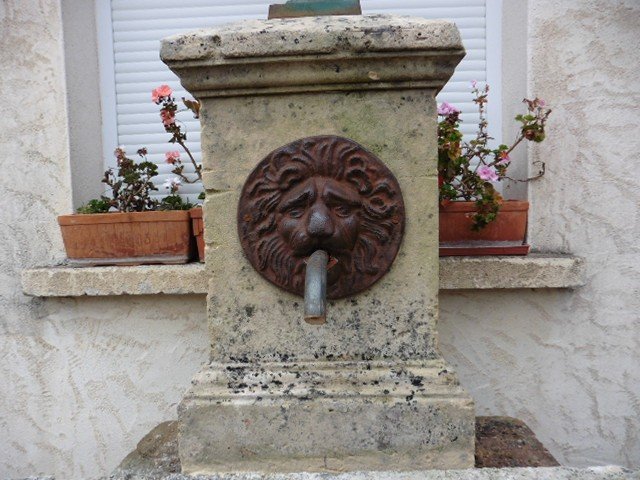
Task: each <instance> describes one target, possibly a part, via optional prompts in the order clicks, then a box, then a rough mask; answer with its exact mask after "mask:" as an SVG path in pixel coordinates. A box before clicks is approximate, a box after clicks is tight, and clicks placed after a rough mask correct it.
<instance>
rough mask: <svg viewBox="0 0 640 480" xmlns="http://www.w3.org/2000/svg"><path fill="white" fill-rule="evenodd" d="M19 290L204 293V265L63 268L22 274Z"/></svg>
mask: <svg viewBox="0 0 640 480" xmlns="http://www.w3.org/2000/svg"><path fill="white" fill-rule="evenodd" d="M22 290H23V292H24V293H25V294H27V295H32V296H35V297H81V296H85V295H86V296H92V297H100V296H112V295H156V294H167V295H188V294H203V295H204V294H205V293H206V292H207V278H206V275H205V271H204V265H203V264H201V263H191V264H186V265H138V266H132V267H124V266H122V267H86V268H74V267H66V266H56V267H44V268H33V269H29V270H23V271H22Z"/></svg>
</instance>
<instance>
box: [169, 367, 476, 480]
mask: <svg viewBox="0 0 640 480" xmlns="http://www.w3.org/2000/svg"><path fill="white" fill-rule="evenodd" d="M179 413H180V420H181V436H180V451H181V461H182V465H183V471H188V472H191V473H199V472H229V471H262V472H295V471H300V470H302V469H304V470H307V471H322V472H335V471H349V470H359V469H365V468H367V469H372V470H384V469H386V468H389V465H393V468H394V469H396V470H417V469H425V468H446V467H447V466H448V465H452V464H455V465H465V466H467V467H471V466H473V428H474V424H473V417H472V414H473V404H472V401H471V399H470V398H469V396H468V395H467V394H466V393H465V392H464V391H463V390H462V388H460V387H459V386H458V384H457V381H456V379H455V376H454V374H453V372H450V371H448V370H447V367H446V365H445V363H444V362H443V361H432V362H422V363H417V362H407V363H402V364H399V363H395V362H375V361H372V362H314V363H309V364H305V363H282V364H260V365H257V364H238V363H233V364H227V365H216V364H213V365H211V366H210V367H209V368H208V369H206V370H204V371H202V372H200V373H199V374H198V375H197V376H196V377H195V378H194V386H193V387H192V388H191V389H190V390H189V392H188V393H187V395H186V397H185V399H184V400H183V402H182V404H181V407H180V412H179ZM470 414H471V416H470ZM203 439H208V441H206V442H203Z"/></svg>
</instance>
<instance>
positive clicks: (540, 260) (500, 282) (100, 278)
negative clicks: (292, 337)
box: [22, 254, 585, 297]
mask: <svg viewBox="0 0 640 480" xmlns="http://www.w3.org/2000/svg"><path fill="white" fill-rule="evenodd" d="M584 277H585V263H584V260H583V259H582V258H579V257H573V256H569V255H553V254H531V255H528V256H526V257H490V256H486V257H443V258H441V259H440V289H441V290H462V289H472V290H484V289H507V288H510V289H513V288H576V287H580V286H582V285H584V284H585V278H584ZM22 290H23V292H24V293H25V294H27V295H32V296H35V297H80V296H85V295H86V296H96V297H97V296H112V295H156V294H167V295H188V294H197V295H204V294H206V293H207V280H206V275H205V269H204V265H203V264H201V263H192V264H187V265H144V266H135V267H87V268H73V267H66V266H57V267H43V268H33V269H28V270H23V271H22Z"/></svg>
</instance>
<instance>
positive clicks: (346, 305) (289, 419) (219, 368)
mask: <svg viewBox="0 0 640 480" xmlns="http://www.w3.org/2000/svg"><path fill="white" fill-rule="evenodd" d="M292 35H293V36H292ZM307 35H308V36H307ZM303 36H304V39H303V41H301V38H302V37H303ZM309 40H311V42H309ZM462 54H463V50H462V49H461V45H460V39H459V35H458V33H457V31H456V28H455V26H454V25H453V24H451V23H448V22H430V21H425V20H422V19H406V18H399V17H388V16H376V17H360V18H355V19H354V18H350V17H322V18H319V19H318V18H314V19H302V20H279V21H267V22H264V21H263V22H244V23H241V24H237V25H235V26H231V27H221V28H219V29H215V30H210V31H206V32H200V33H195V34H186V35H184V36H181V37H173V38H172V39H169V40H165V42H164V46H163V58H164V60H165V61H166V62H167V63H168V65H169V66H170V67H171V68H172V69H173V70H174V71H175V72H176V73H178V75H179V76H180V78H181V82H182V84H183V85H184V86H185V87H186V88H187V89H189V90H190V91H191V93H192V94H194V95H195V96H197V97H198V98H199V99H200V100H201V101H202V111H201V121H202V136H201V138H202V152H203V166H204V186H205V189H206V191H207V198H206V201H205V204H204V207H203V208H204V212H205V225H206V228H205V242H206V243H207V247H208V248H207V258H206V267H205V268H206V271H207V275H208V277H209V280H210V281H209V291H208V316H209V320H210V331H211V345H212V350H211V360H212V363H211V365H210V366H208V367H206V368H205V369H204V370H203V371H202V372H201V373H200V374H199V375H198V376H197V377H196V379H195V382H194V383H195V384H194V386H193V388H192V389H191V390H190V391H189V392H188V393H187V395H186V396H185V399H184V400H183V402H182V403H181V405H180V408H179V419H180V422H181V424H180V459H181V463H182V469H183V472H186V473H211V472H228V471H252V470H258V471H263V472H278V471H279V472H292V471H332V470H338V471H346V470H357V469H362V470H384V469H388V468H390V467H392V468H395V469H398V470H415V469H424V468H465V467H471V466H472V465H473V438H474V437H473V428H474V411H473V402H472V400H471V398H470V397H469V396H468V394H466V393H465V392H464V391H463V390H462V389H461V388H460V387H459V385H458V384H457V382H456V381H455V378H454V377H453V374H451V373H449V371H448V369H447V367H446V366H445V364H444V362H443V361H442V360H441V357H440V353H439V352H438V350H437V344H436V338H435V337H436V335H435V325H436V318H437V314H438V309H437V298H438V289H439V285H438V261H439V260H438V235H437V228H438V224H437V221H438V217H437V215H438V210H437V196H438V195H437V189H438V187H437V178H436V151H437V146H436V136H435V131H436V117H437V115H436V105H435V99H434V97H435V93H436V92H437V90H439V89H440V88H441V87H442V86H443V85H444V83H445V82H446V80H447V79H448V78H449V77H450V75H451V74H452V72H453V68H454V66H455V65H456V64H457V63H458V62H459V60H460V58H461V56H462ZM284 71H286V75H283V72H284ZM302 92H305V93H302ZM311 92H313V93H311ZM276 93H277V94H276ZM317 135H336V136H340V137H346V138H349V139H351V140H353V141H355V142H357V143H359V144H360V145H361V146H363V147H364V148H365V149H367V150H368V151H370V152H371V153H373V154H374V155H375V156H376V157H378V158H379V159H380V160H381V161H382V162H383V163H384V164H385V165H386V167H388V168H389V169H390V170H391V172H392V173H393V174H394V175H395V177H396V178H397V180H398V183H399V184H400V187H401V189H402V195H403V198H404V207H405V213H406V224H405V231H404V239H403V242H402V245H401V246H400V250H399V253H398V255H397V257H396V259H395V261H394V263H393V264H392V266H391V269H390V270H389V272H388V273H387V274H386V275H385V276H384V277H382V278H381V279H380V280H379V281H378V282H377V283H376V284H375V285H373V287H372V288H370V289H368V290H366V291H365V292H363V293H361V294H358V295H356V296H352V297H349V298H346V299H341V300H336V301H332V302H330V303H329V307H328V315H327V323H326V324H324V325H322V326H316V325H309V324H307V323H305V322H304V321H303V319H302V318H303V313H302V300H301V298H300V297H297V296H294V295H292V294H289V293H287V292H285V291H283V290H281V289H279V288H277V287H275V286H273V285H272V284H270V283H269V282H267V280H265V279H263V278H261V277H259V276H258V275H257V273H256V272H255V271H254V269H253V267H252V266H251V265H250V264H249V262H248V261H247V260H246V258H245V257H244V255H243V252H242V248H241V245H240V242H239V241H238V236H237V205H238V200H239V197H240V192H241V189H242V186H243V185H244V183H245V180H246V178H247V176H248V174H249V172H251V171H252V170H253V169H254V167H255V166H256V164H257V163H258V162H259V161H260V160H261V159H263V158H264V157H265V156H266V155H267V154H268V153H269V152H271V151H273V150H275V149H276V148H278V147H280V146H282V145H286V144H288V143H290V142H292V141H295V140H297V139H300V138H305V137H313V136H317ZM278 198H281V197H278ZM272 210H273V209H272ZM275 210H277V206H276V208H275ZM277 239H278V238H277V237H276V240H277ZM282 241H284V240H282ZM221 285H224V288H220V286H221ZM236 376H238V378H236ZM414 381H415V382H416V384H414V383H413V382H414ZM421 388H422V390H420V389H421Z"/></svg>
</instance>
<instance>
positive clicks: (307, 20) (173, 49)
mask: <svg viewBox="0 0 640 480" xmlns="http://www.w3.org/2000/svg"><path fill="white" fill-rule="evenodd" d="M425 50H463V46H462V40H461V39H460V33H459V32H458V29H457V28H456V26H455V24H454V23H453V22H450V21H448V20H427V19H422V18H417V17H405V16H399V15H366V16H361V15H340V16H333V17H302V18H288V19H272V20H245V21H241V22H236V23H230V24H227V25H222V26H220V27H214V28H208V29H200V30H196V31H193V32H190V33H185V34H179V35H173V36H170V37H167V38H164V39H163V40H162V47H161V50H160V57H161V58H162V60H163V61H165V62H173V61H187V60H204V59H209V60H211V61H217V62H223V61H225V60H228V59H240V58H260V57H280V56H287V55H328V54H332V53H337V52H352V53H371V52H399V51H425Z"/></svg>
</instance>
